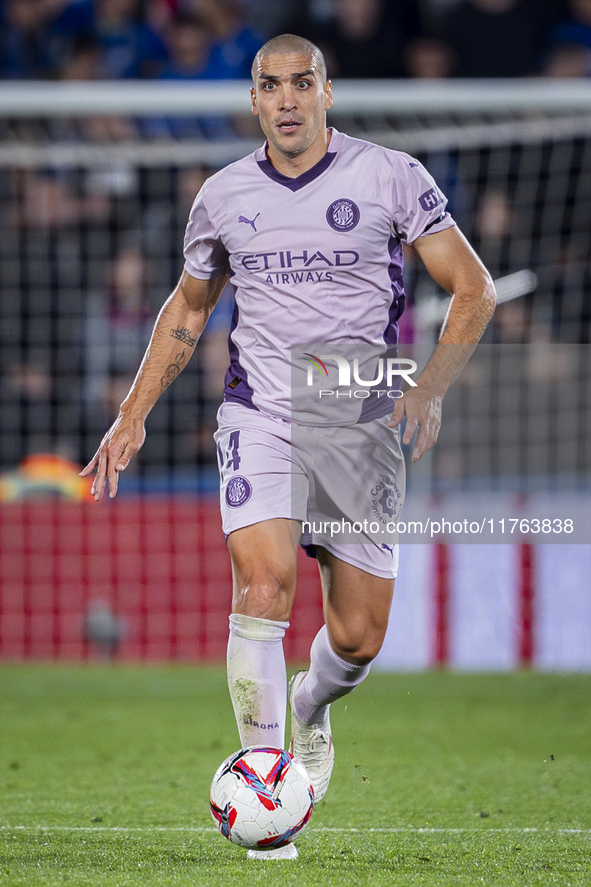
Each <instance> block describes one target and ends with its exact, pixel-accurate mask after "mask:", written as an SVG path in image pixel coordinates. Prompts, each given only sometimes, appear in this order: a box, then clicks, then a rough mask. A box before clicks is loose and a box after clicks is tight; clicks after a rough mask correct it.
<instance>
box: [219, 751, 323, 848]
mask: <svg viewBox="0 0 591 887" xmlns="http://www.w3.org/2000/svg"><path fill="white" fill-rule="evenodd" d="M209 805H210V809H211V815H212V816H213V818H214V819H215V821H216V824H217V827H218V828H219V830H220V832H221V833H222V835H223V836H224V837H225V838H228V840H230V841H232V842H233V843H234V844H239V845H240V846H241V847H247V848H248V849H249V850H250V849H257V850H271V849H274V848H275V847H284V846H285V845H286V844H289V843H290V841H293V839H294V838H295V837H297V836H298V835H299V834H301V832H302V831H303V829H304V828H305V827H306V825H307V824H308V822H309V821H310V817H311V816H312V810H313V809H314V789H313V788H312V785H311V783H310V777H309V776H308V773H307V771H306V768H305V767H304V765H303V764H301V763H300V761H298V760H297V759H296V758H294V756H293V755H292V754H290V752H288V751H285V749H281V748H268V747H267V746H263V745H255V746H253V747H252V748H243V749H241V750H240V751H237V752H235V753H234V754H233V755H230V757H229V758H226V760H225V761H224V763H223V764H221V766H220V767H218V769H217V771H216V774H215V776H214V777H213V782H212V783H211V792H210V799H209Z"/></svg>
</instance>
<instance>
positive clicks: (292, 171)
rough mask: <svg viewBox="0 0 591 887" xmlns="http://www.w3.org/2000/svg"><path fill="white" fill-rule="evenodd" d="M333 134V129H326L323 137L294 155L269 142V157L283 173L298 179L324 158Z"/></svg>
mask: <svg viewBox="0 0 591 887" xmlns="http://www.w3.org/2000/svg"><path fill="white" fill-rule="evenodd" d="M331 136H332V132H331V130H330V129H325V130H324V131H323V133H322V138H318V139H316V141H315V142H314V143H313V144H312V145H310V147H309V148H307V149H306V150H305V151H302V153H301V154H296V155H294V156H290V155H288V154H284V153H283V152H282V151H279V150H278V149H277V148H276V147H275V146H273V145H271V144H270V143H269V142H268V143H267V159H268V160H269V161H270V163H272V165H273V166H274V167H275V169H276V170H277V172H280V173H281V175H284V176H287V177H288V178H290V179H297V177H298V176H301V175H303V174H304V173H305V172H308V170H309V169H312V167H313V166H316V164H317V163H319V162H320V161H321V160H322V158H323V157H324V155H325V154H326V152H327V151H328V146H329V145H330V139H331Z"/></svg>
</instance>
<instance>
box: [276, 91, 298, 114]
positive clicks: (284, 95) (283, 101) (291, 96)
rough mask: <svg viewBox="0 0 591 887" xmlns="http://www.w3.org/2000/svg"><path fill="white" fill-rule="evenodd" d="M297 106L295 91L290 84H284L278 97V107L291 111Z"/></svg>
mask: <svg viewBox="0 0 591 887" xmlns="http://www.w3.org/2000/svg"><path fill="white" fill-rule="evenodd" d="M295 107H297V101H296V96H295V92H294V91H293V89H292V88H291V86H284V88H283V90H282V91H281V96H280V99H279V109H280V110H281V111H293V109H294V108H295Z"/></svg>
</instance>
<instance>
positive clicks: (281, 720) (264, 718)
mask: <svg viewBox="0 0 591 887" xmlns="http://www.w3.org/2000/svg"><path fill="white" fill-rule="evenodd" d="M299 533H300V528H299V524H295V525H293V526H292V522H291V521H290V520H287V519H282V518H277V519H273V520H266V521H261V522H260V523H257V524H253V525H251V526H249V527H244V528H242V529H240V530H235V531H234V532H233V533H230V535H229V536H228V547H229V549H230V555H231V558H232V573H233V583H234V587H233V600H232V615H231V616H230V638H229V641H228V657H227V665H228V686H229V689H230V696H231V699H232V704H233V706H234V713H235V715H236V722H237V725H238V731H239V733H240V741H241V743H242V746H243V747H246V746H249V745H270V746H275V747H278V748H283V747H284V744H285V718H286V701H287V699H286V697H287V688H286V683H287V681H286V669H285V658H284V655H283V635H284V634H285V630H286V629H287V628H288V626H289V617H290V614H291V608H292V605H293V598H294V593H295V584H296V555H297V542H296V541H295V540H297V539H298V538H299Z"/></svg>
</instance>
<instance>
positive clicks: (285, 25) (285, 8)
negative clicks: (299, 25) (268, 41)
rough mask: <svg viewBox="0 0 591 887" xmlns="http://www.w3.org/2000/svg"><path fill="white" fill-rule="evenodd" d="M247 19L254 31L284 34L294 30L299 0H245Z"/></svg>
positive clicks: (272, 34)
mask: <svg viewBox="0 0 591 887" xmlns="http://www.w3.org/2000/svg"><path fill="white" fill-rule="evenodd" d="M243 2H244V9H245V14H246V20H247V21H248V23H249V25H250V26H251V28H252V29H253V31H258V32H262V33H264V34H268V35H269V36H270V37H272V36H274V35H276V34H284V33H286V32H291V31H293V22H294V19H295V17H296V15H297V11H298V5H299V4H298V0H280V2H279V3H278V2H277V0H243Z"/></svg>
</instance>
